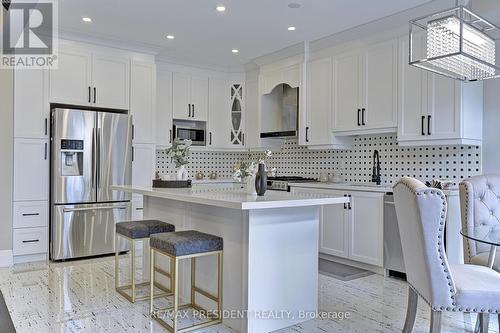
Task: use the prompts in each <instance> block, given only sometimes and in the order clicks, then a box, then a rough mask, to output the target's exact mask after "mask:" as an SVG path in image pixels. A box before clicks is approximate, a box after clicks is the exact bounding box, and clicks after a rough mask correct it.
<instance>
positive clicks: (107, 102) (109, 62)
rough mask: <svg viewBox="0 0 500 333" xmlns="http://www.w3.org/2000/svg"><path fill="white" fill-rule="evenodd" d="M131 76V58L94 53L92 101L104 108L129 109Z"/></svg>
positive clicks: (145, 83)
mask: <svg viewBox="0 0 500 333" xmlns="http://www.w3.org/2000/svg"><path fill="white" fill-rule="evenodd" d="M129 78H130V59H128V58H126V57H119V56H116V55H103V54H94V55H93V57H92V87H93V96H92V102H93V103H94V104H95V105H97V106H99V107H103V108H113V109H123V110H128V108H129V93H130V83H129ZM143 84H144V85H147V84H148V83H147V82H144V83H143Z"/></svg>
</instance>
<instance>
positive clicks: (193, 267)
mask: <svg viewBox="0 0 500 333" xmlns="http://www.w3.org/2000/svg"><path fill="white" fill-rule="evenodd" d="M195 286H196V257H193V258H191V305H195V304H196V296H195Z"/></svg>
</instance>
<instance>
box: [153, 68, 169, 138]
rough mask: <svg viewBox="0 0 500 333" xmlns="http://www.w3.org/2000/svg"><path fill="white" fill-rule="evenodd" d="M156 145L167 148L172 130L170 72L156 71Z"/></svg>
mask: <svg viewBox="0 0 500 333" xmlns="http://www.w3.org/2000/svg"><path fill="white" fill-rule="evenodd" d="M155 118H156V119H155V124H156V141H155V142H156V144H157V145H159V146H162V147H169V146H170V145H171V144H172V140H173V129H172V72H170V71H167V70H158V73H157V78H156V117H155Z"/></svg>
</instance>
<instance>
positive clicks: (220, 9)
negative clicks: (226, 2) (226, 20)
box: [215, 6, 226, 12]
mask: <svg viewBox="0 0 500 333" xmlns="http://www.w3.org/2000/svg"><path fill="white" fill-rule="evenodd" d="M215 10H216V11H218V12H225V11H226V7H224V6H217V7H215Z"/></svg>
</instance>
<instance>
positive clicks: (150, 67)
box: [130, 61, 168, 143]
mask: <svg viewBox="0 0 500 333" xmlns="http://www.w3.org/2000/svg"><path fill="white" fill-rule="evenodd" d="M165 93H167V92H165ZM130 113H131V114H132V117H133V118H132V122H133V126H134V127H133V128H134V132H133V140H134V143H154V142H155V139H156V135H155V133H156V124H155V114H156V65H155V64H153V63H148V62H140V61H132V63H131V66H130ZM164 131H168V128H166V129H164Z"/></svg>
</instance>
